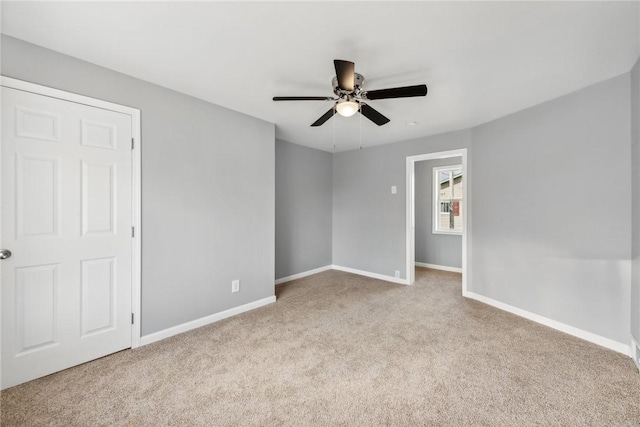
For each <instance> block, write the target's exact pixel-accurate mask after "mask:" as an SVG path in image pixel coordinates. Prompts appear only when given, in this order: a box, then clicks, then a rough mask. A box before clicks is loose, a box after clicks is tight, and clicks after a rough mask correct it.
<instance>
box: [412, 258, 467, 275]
mask: <svg viewBox="0 0 640 427" xmlns="http://www.w3.org/2000/svg"><path fill="white" fill-rule="evenodd" d="M416 267H425V268H433V269H434V270H442V271H453V272H454V273H462V268H460V267H448V266H446V265H437V264H427V263H426V262H418V261H416Z"/></svg>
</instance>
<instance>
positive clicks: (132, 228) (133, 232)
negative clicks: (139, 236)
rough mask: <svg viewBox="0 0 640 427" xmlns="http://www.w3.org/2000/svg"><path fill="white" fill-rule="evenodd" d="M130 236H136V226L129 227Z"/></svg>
mask: <svg viewBox="0 0 640 427" xmlns="http://www.w3.org/2000/svg"><path fill="white" fill-rule="evenodd" d="M131 237H136V228H135V227H131Z"/></svg>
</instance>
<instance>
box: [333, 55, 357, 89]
mask: <svg viewBox="0 0 640 427" xmlns="http://www.w3.org/2000/svg"><path fill="white" fill-rule="evenodd" d="M333 65H334V67H335V68H336V77H337V78H338V87H339V88H340V89H342V90H348V91H353V83H354V77H355V74H354V73H355V67H356V66H355V64H354V63H353V62H351V61H343V60H341V59H334V60H333Z"/></svg>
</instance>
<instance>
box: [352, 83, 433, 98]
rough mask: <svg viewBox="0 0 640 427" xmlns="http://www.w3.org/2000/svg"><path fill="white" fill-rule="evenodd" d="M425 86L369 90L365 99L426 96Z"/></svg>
mask: <svg viewBox="0 0 640 427" xmlns="http://www.w3.org/2000/svg"><path fill="white" fill-rule="evenodd" d="M426 95H427V85H416V86H405V87H394V88H391V89H380V90H370V91H368V92H365V94H364V97H365V98H366V99H371V100H373V99H389V98H410V97H413V96H426Z"/></svg>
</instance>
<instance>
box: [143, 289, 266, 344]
mask: <svg viewBox="0 0 640 427" xmlns="http://www.w3.org/2000/svg"><path fill="white" fill-rule="evenodd" d="M274 302H276V297H275V296H271V297H267V298H263V299H260V300H257V301H253V302H250V303H248V304H244V305H241V306H239V307H234V308H230V309H228V310H224V311H221V312H219V313H215V314H212V315H209V316H205V317H201V318H200V319H196V320H192V321H191V322H186V323H183V324H181V325H177V326H172V327H171V328H167V329H163V330H162V331H158V332H154V333H152V334H149V335H145V336H143V337H142V338H141V339H140V345H147V344H151V343H154V342H156V341H160V340H163V339H165V338H169V337H172V336H174V335H178V334H181V333H183V332H187V331H190V330H192V329H196V328H200V327H202V326H206V325H210V324H211V323H215V322H218V321H220V320H223V319H226V318H228V317H231V316H235V315H237V314H241V313H244V312H246V311H250V310H253V309H256V308H259V307H263V306H265V305H268V304H271V303H274Z"/></svg>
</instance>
